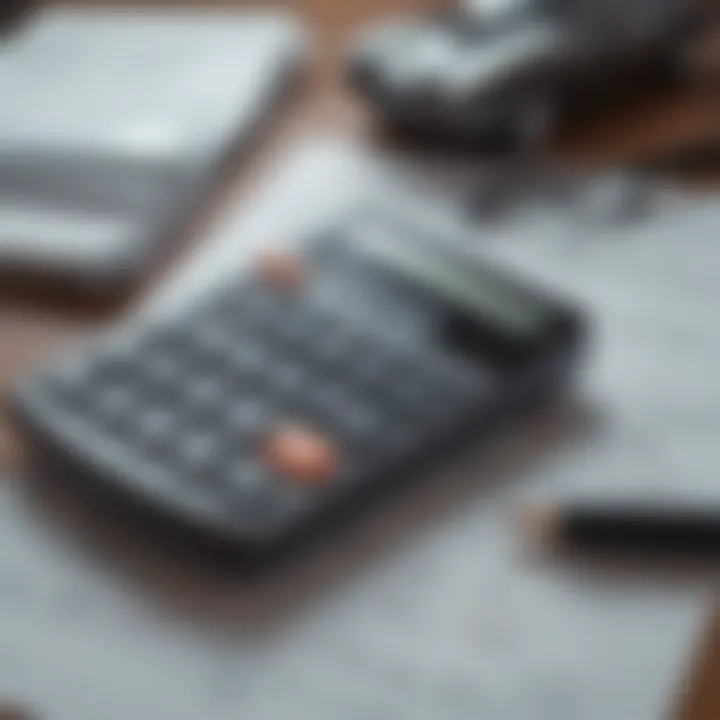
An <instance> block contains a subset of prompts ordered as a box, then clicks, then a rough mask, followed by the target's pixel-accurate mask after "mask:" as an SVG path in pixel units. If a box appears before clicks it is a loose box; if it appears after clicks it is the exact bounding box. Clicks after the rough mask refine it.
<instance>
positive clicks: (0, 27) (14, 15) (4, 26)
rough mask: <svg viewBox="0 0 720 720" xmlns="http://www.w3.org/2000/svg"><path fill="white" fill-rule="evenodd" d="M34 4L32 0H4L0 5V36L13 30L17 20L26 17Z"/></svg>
mask: <svg viewBox="0 0 720 720" xmlns="http://www.w3.org/2000/svg"><path fill="white" fill-rule="evenodd" d="M36 5H37V3H36V2H34V1H33V0H4V2H3V3H2V5H1V6H0V36H2V34H3V33H8V32H10V31H12V30H14V29H15V27H16V25H17V24H18V23H19V22H22V21H23V20H25V19H27V17H28V16H29V15H30V13H31V12H32V11H33V9H34V8H35V6H36Z"/></svg>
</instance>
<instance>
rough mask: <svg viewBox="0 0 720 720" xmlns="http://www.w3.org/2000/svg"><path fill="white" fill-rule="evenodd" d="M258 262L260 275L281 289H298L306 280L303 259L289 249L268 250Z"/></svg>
mask: <svg viewBox="0 0 720 720" xmlns="http://www.w3.org/2000/svg"><path fill="white" fill-rule="evenodd" d="M256 262H257V265H256V267H257V270H258V274H259V275H260V277H261V278H263V280H264V281H265V282H266V283H268V284H269V285H271V286H272V287H274V288H277V289H279V290H283V291H288V290H290V291H292V290H297V289H298V288H300V287H301V286H302V285H303V283H304V281H305V269H304V267H303V263H302V260H301V259H300V258H299V257H298V256H297V255H295V254H294V253H292V252H289V251H287V250H281V249H272V250H266V251H265V252H263V253H262V254H261V255H260V256H259V257H258V258H257V261H256Z"/></svg>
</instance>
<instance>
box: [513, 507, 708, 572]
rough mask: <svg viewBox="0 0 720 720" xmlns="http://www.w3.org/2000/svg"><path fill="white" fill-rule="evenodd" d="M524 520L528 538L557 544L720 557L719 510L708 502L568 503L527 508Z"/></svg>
mask: <svg viewBox="0 0 720 720" xmlns="http://www.w3.org/2000/svg"><path fill="white" fill-rule="evenodd" d="M524 524H525V530H526V532H527V533H528V535H529V536H530V538H531V539H532V540H534V541H536V542H539V543H541V544H547V545H551V546H557V547H559V548H563V547H564V548H567V549H575V550H585V551H590V552H614V553H644V554H646V553H653V554H656V553H663V554H671V555H677V554H682V555H691V556H702V557H713V558H715V559H720V512H718V511H717V510H715V509H713V508H708V507H705V508H703V507H695V508H683V507H682V504H679V505H674V506H671V507H662V506H659V507H653V506H652V505H651V506H649V507H645V506H642V505H640V504H638V505H637V506H633V505H632V504H631V503H629V502H628V503H627V504H620V505H618V504H615V505H612V504H607V503H605V504H603V503H598V504H597V505H588V504H584V505H569V506H563V507H559V508H544V509H542V508H541V509H535V510H532V511H530V512H528V513H527V514H526V516H525V517H524Z"/></svg>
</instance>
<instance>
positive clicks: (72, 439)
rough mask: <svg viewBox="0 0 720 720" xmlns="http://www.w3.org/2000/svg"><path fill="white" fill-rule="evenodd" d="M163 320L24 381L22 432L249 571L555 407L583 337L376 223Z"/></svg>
mask: <svg viewBox="0 0 720 720" xmlns="http://www.w3.org/2000/svg"><path fill="white" fill-rule="evenodd" d="M278 258H280V259H278ZM294 268H295V269H294ZM175 315H176V316H175V317H174V318H168V319H166V320H163V321H161V322H160V324H159V325H158V324H155V326H152V325H151V326H150V327H144V326H142V325H140V326H137V327H135V328H126V329H125V330H124V331H121V332H120V333H119V334H118V335H117V337H115V338H108V339H106V340H105V341H101V342H100V343H99V345H98V346H97V347H95V348H91V349H90V351H89V352H88V351H86V352H84V353H82V354H81V355H80V356H79V357H77V358H75V359H71V360H69V361H67V362H66V363H64V364H63V365H62V366H61V367H59V368H56V369H55V370H51V371H50V372H49V373H48V374H46V375H44V376H42V377H40V378H38V379H37V380H36V381H33V382H31V383H30V385H29V386H28V387H27V388H26V389H25V390H24V391H23V392H21V395H20V399H19V410H20V417H21V418H22V419H23V420H24V425H25V427H26V428H27V429H28V430H29V433H30V436H31V438H34V439H35V441H36V442H37V444H36V448H40V450H43V449H47V448H50V450H51V453H53V454H54V456H55V457H56V458H60V462H61V464H64V465H69V467H70V468H71V470H70V474H71V475H72V476H73V477H79V478H84V479H85V480H86V484H87V483H89V486H91V487H94V488H96V489H102V490H103V491H109V492H110V493H111V494H116V495H118V496H120V497H121V498H124V499H125V500H129V501H130V503H129V504H130V506H132V507H135V508H136V509H138V510H141V511H143V512H141V513H140V516H145V517H147V516H148V514H149V515H151V516H152V517H154V518H155V520H159V519H162V518H163V517H164V518H165V519H168V520H170V521H171V522H170V525H171V526H175V527H179V528H184V529H190V530H193V531H194V535H193V534H191V536H194V537H197V538H198V539H200V538H204V539H206V540H207V539H209V540H212V541H214V542H215V543H216V544H219V545H220V546H223V547H230V548H234V549H235V550H240V551H243V552H241V553H240V555H241V556H244V557H246V558H253V559H258V560H260V559H263V558H267V556H268V555H274V554H276V551H280V550H283V549H289V548H290V547H291V546H293V545H294V544H295V543H293V542H291V541H292V540H295V539H296V538H298V537H299V536H302V535H305V534H306V533H307V534H312V533H313V531H315V530H316V529H318V528H319V527H320V526H322V525H323V524H325V522H328V521H333V520H335V519H337V518H339V517H342V511H345V510H352V509H355V507H356V505H357V504H358V501H360V500H361V499H362V498H364V497H367V498H371V497H373V493H372V492H371V491H379V490H382V489H387V488H390V487H392V486H393V485H395V483H396V481H398V480H400V479H401V478H403V477H405V478H406V479H408V480H412V479H414V477H415V472H416V471H422V470H424V469H425V468H426V463H427V462H428V461H431V460H433V459H434V458H435V457H436V456H440V457H441V456H443V455H444V454H445V453H446V452H448V451H449V450H451V449H452V448H453V447H454V446H455V445H456V444H457V443H459V442H460V441H461V440H462V439H463V438H468V439H471V438H472V439H476V440H477V439H478V436H479V437H484V436H487V435H490V434H492V432H493V431H495V430H496V429H497V428H500V427H502V426H503V425H504V423H506V422H507V421H509V420H512V419H514V418H516V417H517V416H518V415H522V414H523V413H526V412H528V411H529V410H530V409H531V408H534V407H535V406H537V405H541V404H543V403H545V402H548V401H551V400H555V399H556V397H557V396H558V395H560V394H562V393H563V391H565V389H566V386H567V385H568V384H569V382H570V375H571V371H572V370H573V368H574V366H575V365H576V362H577V360H578V355H579V353H580V351H581V349H582V345H583V342H582V340H583V335H584V328H583V323H582V321H581V319H580V317H579V316H578V315H577V314H576V313H575V311H574V310H573V309H571V308H567V307H565V306H564V305H563V304H562V303H559V302H557V301H556V300H554V299H551V298H548V297H546V296H545V295H544V294H543V293H542V292H538V291H536V290H532V289H530V288H528V287H526V286H525V285H524V283H522V282H518V281H516V280H515V279H514V278H512V277H509V276H506V275H505V273H503V272H502V271H500V270H497V269H493V267H492V266H486V265H484V264H482V263H479V262H477V261H476V260H475V259H473V258H471V257H470V256H468V255H467V253H466V252H465V251H462V250H461V249H460V248H456V249H453V248H452V247H451V246H449V245H448V244H447V243H445V242H442V241H441V239H440V238H438V237H436V236H435V235H432V234H428V231H427V230H423V229H422V228H420V227H419V226H418V224H417V223H413V221H412V219H411V218H406V217H398V216H397V214H396V213H392V214H387V213H379V212H375V213H373V212H370V211H365V212H363V213H358V214H357V215H352V216H350V217H348V218H346V219H345V220H344V221H341V222H339V223H338V224H337V226H336V227H334V228H331V229H329V230H328V231H327V232H326V233H324V234H322V236H321V237H318V238H316V240H315V242H314V243H312V244H310V245H309V246H308V247H307V248H306V251H305V252H303V253H302V254H300V255H297V256H296V255H294V254H290V255H287V256H284V259H283V257H281V256H275V257H274V258H273V259H272V261H271V262H265V263H263V264H262V266H259V267H258V269H256V271H255V272H254V273H248V274H247V275H246V277H245V278H244V279H234V280H233V281H232V282H231V283H230V285H229V286H228V285H227V283H223V285H222V287H218V288H217V289H216V291H215V292H213V293H210V294H209V295H208V296H206V297H205V299H204V300H203V301H202V302H201V304H200V306H199V307H195V308H193V309H191V310H189V311H188V310H183V311H181V313H180V314H179V315H178V314H177V313H176V314H175ZM41 454H42V452H41ZM156 524H157V523H156ZM161 525H162V523H161ZM167 526H168V525H167V523H166V524H165V527H167Z"/></svg>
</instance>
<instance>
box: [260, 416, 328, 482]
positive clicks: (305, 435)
mask: <svg viewBox="0 0 720 720" xmlns="http://www.w3.org/2000/svg"><path fill="white" fill-rule="evenodd" d="M264 458H265V461H266V462H267V464H268V465H269V467H271V468H272V469H273V470H274V471H275V472H276V473H277V474H278V475H280V476H281V477H283V478H285V479H286V480H288V481H290V482H292V483H296V484H298V485H305V486H310V487H313V486H323V485H326V484H327V483H329V482H330V481H331V480H332V478H333V477H334V476H335V475H336V474H337V472H338V469H339V466H340V461H339V457H338V453H337V450H336V448H335V446H334V444H333V443H332V441H330V440H329V439H328V438H326V437H325V436H324V435H322V434H319V433H317V432H315V431H314V430H312V429H310V428H307V427H305V426H303V425H300V424H295V423H287V424H284V425H281V426H279V427H278V428H276V429H275V430H274V431H273V432H272V433H271V434H270V436H269V438H268V439H267V441H266V445H265V452H264Z"/></svg>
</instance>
